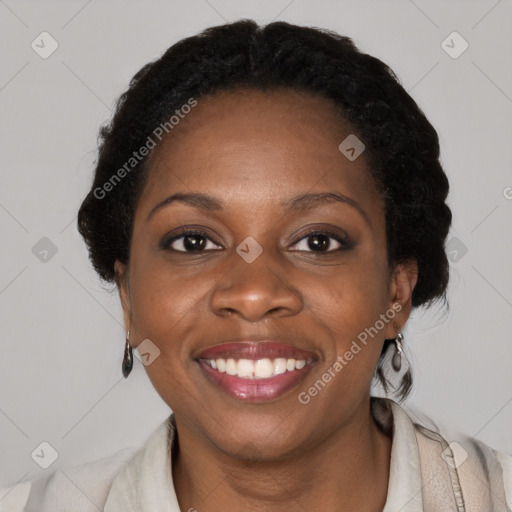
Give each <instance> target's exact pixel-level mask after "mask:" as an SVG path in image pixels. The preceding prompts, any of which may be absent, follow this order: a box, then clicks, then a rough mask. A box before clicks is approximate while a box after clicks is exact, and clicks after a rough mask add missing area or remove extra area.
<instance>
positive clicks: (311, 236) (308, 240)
mask: <svg viewBox="0 0 512 512" xmlns="http://www.w3.org/2000/svg"><path fill="white" fill-rule="evenodd" d="M294 246H297V248H296V249H295V250H297V251H306V252H334V251H337V250H344V249H349V248H350V247H351V244H350V242H349V241H348V239H344V238H342V237H341V236H339V235H337V234H335V233H330V232H326V231H313V232H310V233H307V234H306V236H304V237H302V238H301V239H300V240H299V241H298V242H296V243H295V244H294Z"/></svg>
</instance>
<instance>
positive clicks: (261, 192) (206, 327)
mask: <svg viewBox="0 0 512 512" xmlns="http://www.w3.org/2000/svg"><path fill="white" fill-rule="evenodd" d="M351 133H353V131H352V130H351V128H350V126H349V125H348V124H347V123H346V122H344V121H343V120H342V119H340V118H339V117H337V116H336V115H335V114H334V108H333V105H332V104H331V103H330V101H328V100H327V99H324V98H322V97H318V96H315V95H310V94H308V93H305V92H304V93H303V92H294V91H273V92H270V93H263V92H258V91H243V92H221V93H219V94H216V95H214V96H210V97H205V98H200V99H199V104H198V105H197V107H195V108H194V110H193V111H192V112H191V113H190V114H189V115H188V116H187V117H186V118H185V119H184V120H182V121H181V122H180V124H179V125H178V126H177V127H176V128H175V130H174V131H173V132H171V133H170V135H169V137H168V138H167V139H166V140H164V141H163V142H162V143H161V144H160V146H158V147H157V148H155V150H154V151H153V153H152V155H151V157H150V160H149V162H148V164H149V175H148V180H147V183H146V185H145V187H144V189H143V192H142V195H141V198H140V201H139V203H138V206H137V210H136V214H135V221H134V231H133V237H132V243H131V251H130V262H129V265H127V266H126V265H123V264H122V263H121V262H119V261H117V262H116V266H115V268H116V273H117V276H118V285H119V289H120V296H121V301H122V305H123V310H124V320H125V325H126V328H127V330H128V329H129V330H130V340H131V344H132V345H133V346H137V345H138V344H139V343H141V342H142V341H143V340H144V339H146V338H149V339H150V340H151V341H152V342H153V343H154V344H155V345H157V346H158V348H159V349H160V351H161V353H160V356H159V357H158V358H157V359H156V360H155V361H154V362H153V363H152V364H150V365H148V366H146V367H145V368H146V371H147V373H148V375H149V378H150V380H151V382H152V384H153V385H154V387H155V389H156V390H157V392H158V393H159V394H160V396H161V397H162V399H163V400H164V401H165V402H166V403H167V404H168V405H169V407H171V409H172V410H173V411H174V412H175V415H176V422H177V428H178V441H179V449H178V451H177V455H176V458H175V459H174V460H173V480H174V485H175V489H176V493H177V496H178V500H179V503H180V507H181V509H182V510H189V509H190V508H192V507H193V508H195V509H197V510H199V511H210V512H215V511H225V510H258V511H262V510H263V511H266V510H269V511H270V510H271V511H273V512H276V511H277V512H279V511H281V510H283V511H284V510H286V511H289V510H297V511H303V510H307V511H314V510H322V511H328V510H333V511H334V510H336V511H338V510H341V508H340V505H342V506H343V510H353V511H374V512H376V511H380V510H382V507H383V506H384V503H385V501H386V495H387V486H388V477H389V463H390V450H391V439H389V438H388V437H387V436H386V435H384V434H383V433H382V432H381V431H380V429H379V428H378V427H377V425H376V424H375V422H374V420H373V418H372V417H371V414H370V406H369V393H370V385H371V381H372V377H373V375H374V372H375V369H376V367H377V363H378V359H379V355H380V353H381V350H382V344H383V342H384V339H386V338H394V337H396V330H395V328H394V327H393V325H392V322H389V323H387V324H386V325H385V327H384V328H383V329H382V330H381V331H379V333H378V335H375V336H374V337H373V338H369V343H368V344H367V345H366V346H365V347H364V348H363V349H362V350H361V351H360V352H359V353H358V354H357V355H356V356H354V358H353V360H352V361H350V362H349V363H348V364H347V365H346V366H345V367H344V368H343V370H342V371H341V372H339V373H338V374H337V375H336V377H335V378H333V379H332V380H331V382H330V383H329V384H328V385H327V386H325V388H324V389H322V390H321V391H320V392H319V393H318V395H317V396H315V397H314V398H312V399H311V401H310V402H309V403H308V404H307V405H303V404H301V403H300V402H299V401H298V395H299V393H300V392H303V391H307V389H308V388H309V387H310V386H312V385H313V384H314V382H316V381H317V380H318V379H319V378H321V376H322V374H324V373H325V372H326V371H327V370H328V368H330V367H331V366H332V365H333V363H334V362H335V361H336V358H337V357H338V356H339V355H343V354H344V353H345V352H346V351H347V350H348V349H349V348H350V346H351V343H352V341H353V340H356V339H357V336H358V334H359V333H361V332H362V331H364V329H365V328H368V327H370V326H373V325H374V324H375V322H376V321H377V320H378V319H379V316H380V315H381V314H384V313H385V312H386V311H387V310H389V309H390V308H391V307H392V305H393V304H394V303H395V304H396V303H400V304H401V305H402V306H403V307H402V309H401V311H400V312H398V313H397V314H396V316H395V317H394V322H396V324H397V325H398V326H399V327H401V326H403V325H404V324H405V323H406V321H407V318H408V316H409V313H410V311H411V294H412V291H413V289H414V286H415V284H416V273H417V267H416V264H415V262H414V261H411V262H409V263H407V264H402V265H400V266H397V267H396V268H394V269H393V270H392V271H391V272H390V270H389V268H388V265H387V252H386V239H385V219H384V205H383V202H382V199H381V197H380V195H379V194H378V192H377V190H376V188H375V185H374V182H373V180H372V178H371V176H370V173H369V170H368V167H367V163H366V161H365V159H364V153H363V154H362V155H361V156H360V157H358V158H357V159H356V160H355V161H353V162H351V161H349V160H348V159H347V158H346V157H345V156H344V155H343V154H342V153H341V152H340V151H339V149H338V145H339V144H340V142H341V141H342V140H344V139H345V138H346V137H347V136H348V135H349V134H351ZM178 192H179V193H192V192H195V193H203V194H208V195H211V196H214V197H215V198H217V199H219V200H220V201H222V202H223V203H224V208H223V209H222V210H215V211H205V210H201V209H199V208H197V207H195V206H192V205H190V204H185V203H181V202H175V203H172V204H170V205H168V206H166V207H164V208H161V209H159V210H158V211H156V212H155V213H154V214H153V215H152V216H151V217H150V219H149V220H147V217H148V214H149V213H150V211H151V210H152V209H153V208H154V207H155V205H156V204H158V203H159V202H161V201H162V200H164V199H165V198H167V197H168V196H170V195H171V194H175V193H178ZM315 192H318V193H321V192H337V193H340V194H343V195H345V196H348V197H349V198H351V199H353V200H354V201H357V203H358V204H359V205H360V208H361V209H362V210H363V211H364V212H365V213H364V214H362V213H361V212H360V211H359V210H358V209H356V208H355V207H353V206H351V205H349V204H346V203H340V202H332V201H331V202H324V203H320V204H317V205H316V206H315V207H314V208H312V209H309V210H307V209H305V210H302V211H295V212H290V213H286V212H285V210H284V208H283V206H282V205H281V202H282V201H285V200H288V199H290V198H292V197H294V196H297V195H300V194H305V193H315ZM191 225H194V226H200V227H201V229H202V230H203V231H206V232H207V234H208V236H209V238H211V241H208V240H207V239H205V240H204V241H205V242H207V245H206V247H205V248H206V250H205V251H204V252H198V251H196V252H188V253H187V252H178V251H173V250H172V249H171V247H168V248H167V249H162V248H161V247H160V243H161V241H162V240H164V241H165V240H166V239H168V238H169V234H170V233H171V232H174V233H176V232H177V231H178V228H182V227H184V226H191ZM312 227H314V228H315V229H318V230H325V229H327V230H329V231H333V232H335V233H338V234H339V235H340V236H342V237H343V236H345V234H346V235H348V236H349V238H350V239H351V240H352V244H353V245H352V246H351V247H349V248H348V249H346V250H335V249H337V248H338V247H339V243H338V242H336V240H334V239H331V238H327V239H321V242H323V243H325V244H326V245H327V244H330V245H328V247H327V250H328V251H331V252H322V251H319V250H315V249H314V248H313V249H311V248H310V246H308V238H307V237H306V235H305V233H306V232H307V230H308V229H309V228H312ZM248 236H251V237H253V238H254V239H255V240H256V241H257V242H258V244H259V245H260V246H261V247H262V249H263V252H262V254H261V255H260V256H259V257H258V258H257V259H256V260H255V261H254V262H252V263H250V264H249V263H247V262H246V261H245V260H244V259H242V258H241V257H240V256H239V255H238V253H237V252H236V248H237V246H238V245H240V244H241V242H242V241H244V240H245V239H246V237H248ZM326 236H330V235H326ZM183 241H184V240H183V238H181V239H178V240H176V241H175V242H174V243H173V244H172V247H173V248H175V249H178V250H179V249H181V250H182V251H183V250H184V246H183ZM247 336H267V337H269V338H273V337H281V338H286V339H287V340H289V343H290V344H292V345H295V346H297V347H299V348H302V349H306V350H310V351H313V352H314V353H315V354H316V355H317V362H316V364H315V366H314V368H313V369H312V370H311V371H310V373H309V374H308V375H307V377H306V379H305V380H304V381H302V382H301V383H300V384H299V385H298V386H297V387H296V388H294V389H292V390H290V391H288V392H287V393H286V394H284V395H283V396H281V397H279V398H277V399H275V400H272V401H270V402H266V403H257V404H250V403H246V402H243V401H238V400H235V399H233V398H232V397H230V396H229V395H227V394H226V393H224V392H223V391H221V390H219V389H218V388H217V387H214V386H213V385H212V384H210V382H209V381H208V380H207V379H206V378H205V376H204V375H203V373H202V371H201V370H200V368H199V367H198V364H197V363H196V362H195V360H194V357H195V356H197V355H198V354H199V352H201V351H202V350H204V349H206V348H207V347H210V346H213V345H217V344H220V343H222V342H224V341H226V340H233V339H236V338H238V339H241V338H244V337H247Z"/></svg>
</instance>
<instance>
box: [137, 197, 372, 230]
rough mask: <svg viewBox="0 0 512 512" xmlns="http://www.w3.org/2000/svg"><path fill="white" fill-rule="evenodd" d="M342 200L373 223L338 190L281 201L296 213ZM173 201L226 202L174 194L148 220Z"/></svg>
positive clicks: (203, 205)
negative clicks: (337, 191)
mask: <svg viewBox="0 0 512 512" xmlns="http://www.w3.org/2000/svg"><path fill="white" fill-rule="evenodd" d="M332 202H340V203H344V204H348V205H349V206H352V207H353V208H354V209H356V210H357V211H358V212H359V213H360V214H361V216H362V217H363V218H364V219H365V221H366V222H367V223H368V224H370V225H371V222H370V219H369V217H368V215H367V213H366V212H365V211H364V210H363V208H361V205H360V204H359V203H358V202H357V201H355V200H354V199H352V198H350V197H348V196H345V195H343V194H339V193H336V192H318V193H312V194H301V195H299V196H295V197H292V198H291V199H287V200H286V201H283V202H282V203H281V206H282V207H283V208H284V210H285V212H286V213H296V212H302V211H308V210H312V209H314V208H317V207H318V206H321V205H322V204H326V203H332ZM173 203H184V204H189V205H191V206H194V207H196V208H199V209H200V210H204V211H219V210H223V208H224V203H223V202H222V201H221V200H219V199H217V198H215V197H212V196H209V195H207V194H200V193H189V194H180V193H178V194H173V195H171V196H169V197H167V198H165V199H164V200H163V201H160V202H159V203H158V204H156V205H155V206H154V207H153V208H152V209H151V211H150V212H149V214H148V216H147V218H146V222H147V221H149V219H150V218H151V217H152V216H153V215H154V214H155V213H156V212H157V211H158V210H160V209H162V208H164V207H166V206H169V205H170V204H173Z"/></svg>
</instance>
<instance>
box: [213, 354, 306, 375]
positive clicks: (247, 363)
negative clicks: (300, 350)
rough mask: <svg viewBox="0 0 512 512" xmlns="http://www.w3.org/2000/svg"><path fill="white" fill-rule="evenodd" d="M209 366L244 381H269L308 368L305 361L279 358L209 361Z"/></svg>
mask: <svg viewBox="0 0 512 512" xmlns="http://www.w3.org/2000/svg"><path fill="white" fill-rule="evenodd" d="M207 362H208V364H209V365H210V366H211V367H212V368H213V369H214V370H217V371H219V372H221V373H224V372H225V373H227V374H228V375H237V376H238V377H241V378H243V379H268V378H269V377H274V376H275V375H280V374H282V373H286V372H287V371H288V372H293V371H294V370H300V369H301V368H304V366H306V361H305V360H304V359H298V360H296V359H293V358H290V359H286V358H284V357H278V358H276V359H268V358H265V359H258V360H254V359H238V360H236V359H233V358H229V359H222V358H219V359H208V360H207Z"/></svg>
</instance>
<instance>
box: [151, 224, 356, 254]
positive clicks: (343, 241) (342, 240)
mask: <svg viewBox="0 0 512 512" xmlns="http://www.w3.org/2000/svg"><path fill="white" fill-rule="evenodd" d="M197 235H199V236H201V237H204V238H206V239H207V240H209V241H210V242H213V243H214V244H216V245H220V244H218V243H217V242H215V241H214V240H212V239H211V237H210V235H209V234H208V233H206V232H205V231H202V230H201V229H197V228H193V229H191V228H189V229H184V230H183V231H181V232H179V233H177V234H175V235H174V236H172V237H171V238H169V239H167V240H164V241H163V242H162V243H161V248H162V249H164V250H171V251H174V252H180V253H194V252H197V253H200V252H206V251H205V250H202V251H179V250H176V249H172V248H171V247H170V246H171V245H172V243H173V242H175V241H176V240H179V239H180V238H184V237H186V236H197ZM316 235H327V236H328V237H329V238H333V239H334V240H336V241H337V242H338V243H339V244H340V245H341V247H338V248H337V249H334V250H328V251H297V252H313V253H318V254H331V253H334V252H337V251H346V250H348V249H351V248H352V247H353V243H352V241H351V240H350V238H349V237H348V236H347V237H342V236H340V235H339V234H338V233H333V232H332V231H328V230H318V229H313V230H311V231H307V232H306V233H304V234H303V235H302V236H301V238H299V239H298V240H296V241H295V242H294V243H293V244H292V245H297V244H298V243H299V242H301V241H302V240H304V239H307V238H309V237H311V236H316ZM209 250H211V249H209ZM215 250H218V249H215Z"/></svg>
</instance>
